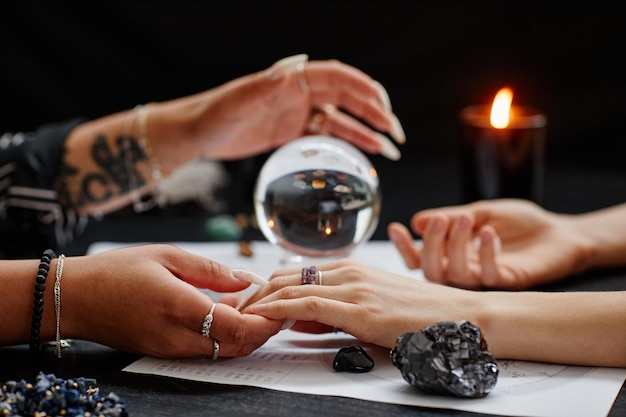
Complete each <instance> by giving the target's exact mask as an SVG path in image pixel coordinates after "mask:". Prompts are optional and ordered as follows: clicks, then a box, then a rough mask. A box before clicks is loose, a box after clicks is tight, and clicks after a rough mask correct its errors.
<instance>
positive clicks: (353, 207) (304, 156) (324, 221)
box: [254, 136, 381, 256]
mask: <svg viewBox="0 0 626 417" xmlns="http://www.w3.org/2000/svg"><path fill="white" fill-rule="evenodd" d="M380 204H381V196H380V187H379V180H378V175H377V173H376V170H375V169H374V167H373V166H372V164H371V163H370V161H369V160H368V159H367V158H366V157H365V155H364V154H363V153H362V152H361V151H359V150H358V149H357V148H355V147H354V146H352V145H350V144H348V143H347V142H345V141H342V140H339V139H335V138H332V137H329V136H307V137H304V138H301V139H298V140H295V141H293V142H290V143H288V144H286V145H284V146H282V147H281V148H279V149H277V150H276V151H275V152H274V153H273V154H272V155H271V156H270V157H269V158H268V160H267V161H266V162H265V164H264V165H263V167H262V168H261V171H260V173H259V177H258V179H257V183H256V187H255V191H254V205H255V211H256V217H257V222H258V225H259V228H260V229H261V231H262V232H263V235H264V236H265V237H266V238H267V240H269V241H270V242H272V243H275V244H278V245H280V246H282V247H283V248H285V249H286V250H288V251H290V252H292V253H294V254H297V255H304V256H345V255H347V254H348V253H349V252H350V251H351V250H352V249H354V248H355V247H356V246H357V245H359V244H360V243H362V242H364V241H366V240H367V239H369V238H370V237H371V235H372V233H374V230H375V229H376V226H377V224H378V218H379V215H380Z"/></svg>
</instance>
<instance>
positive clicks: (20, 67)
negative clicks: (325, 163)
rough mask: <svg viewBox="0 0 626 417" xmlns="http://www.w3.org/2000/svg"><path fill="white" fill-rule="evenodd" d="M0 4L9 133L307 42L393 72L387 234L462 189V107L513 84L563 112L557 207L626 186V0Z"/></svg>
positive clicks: (319, 54)
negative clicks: (393, 224) (393, 143)
mask: <svg viewBox="0 0 626 417" xmlns="http://www.w3.org/2000/svg"><path fill="white" fill-rule="evenodd" d="M0 7H1V8H0V22H1V23H0V56H1V61H0V86H1V89H0V92H1V97H0V103H2V112H1V113H0V131H17V130H28V129H32V128H34V127H36V126H38V125H40V124H42V123H45V122H50V121H57V120H64V119H68V118H72V117H75V116H84V117H89V118H94V117H98V116H102V115H105V114H107V113H111V112H115V111H118V110H123V109H127V108H130V107H133V106H134V105H136V104H138V103H145V102H148V101H160V100H167V99H170V98H175V97H179V96H183V95H187V94H191V93H195V92H198V91H201V90H204V89H208V88H211V87H214V86H216V85H219V84H221V83H223V82H226V81H228V80H230V79H232V78H235V77H238V76H241V75H245V74H247V73H251V72H255V71H258V70H261V69H264V68H266V67H268V66H269V65H271V64H272V63H273V62H275V61H276V60H278V59H280V58H283V57H285V56H289V55H293V54H297V53H307V54H309V56H310V58H311V59H328V58H335V59H339V60H341V61H344V62H346V63H348V64H351V65H354V66H356V67H358V68H360V69H362V70H363V71H365V72H367V73H368V74H370V75H371V76H372V77H374V78H376V79H377V80H379V81H380V82H381V83H382V84H383V85H385V86H386V88H387V90H388V92H389V94H390V96H391V100H392V104H393V107H394V110H395V112H396V114H397V115H398V116H399V118H400V120H401V122H402V124H403V126H404V128H405V131H406V133H407V137H408V143H407V144H406V145H404V146H402V147H401V150H402V153H403V158H402V160H401V161H400V162H396V163H391V162H389V161H387V160H385V159H384V158H382V157H379V156H372V157H371V160H372V162H373V163H374V165H375V166H376V167H377V168H378V171H379V174H380V177H381V181H382V192H383V213H382V217H381V222H380V226H379V229H378V230H377V232H376V234H375V236H374V238H384V236H385V231H384V226H386V224H387V223H388V222H389V221H391V220H399V221H402V222H407V221H408V220H409V218H410V215H411V214H412V213H413V212H415V211H416V210H419V209H422V208H426V207H433V206H439V205H444V204H445V205H447V204H457V203H459V202H460V193H459V183H460V178H459V175H460V174H459V172H458V171H459V168H458V157H459V155H458V149H459V144H458V140H459V139H458V123H457V120H458V113H459V111H460V109H461V108H462V107H464V106H466V105H469V104H477V103H484V104H487V103H489V102H490V101H491V100H492V98H493V95H494V94H495V92H496V91H497V90H498V89H499V88H500V87H502V86H503V85H509V86H511V87H512V88H513V89H514V92H515V96H514V104H519V105H532V106H535V107H539V108H540V109H542V110H543V112H544V113H545V114H546V116H547V118H548V131H547V149H546V178H545V198H544V200H543V202H542V204H543V205H544V206H545V207H547V208H550V209H553V210H557V211H564V212H577V211H580V210H582V207H585V208H589V207H592V208H600V207H604V206H607V205H610V204H614V203H617V202H621V201H623V200H624V198H626V169H625V168H624V164H623V162H622V161H623V154H624V151H623V145H622V143H623V141H624V140H625V139H626V137H625V135H624V132H623V130H624V129H623V125H624V121H626V106H625V105H624V97H626V80H625V79H624V74H626V64H625V63H624V59H623V58H624V57H623V55H624V44H625V41H626V24H625V23H624V22H626V4H624V3H618V2H614V3H609V2H607V3H599V2H591V1H582V2H575V3H573V4H567V3H561V2H554V3H552V2H470V1H458V2H455V1H421V2H418V1H399V0H377V1H372V0H360V1H315V2H311V1H306V2H304V1H236V0H234V1H229V2H209V1H177V2H170V1H134V2H133V1H107V2H59V1H56V2H47V1H41V2H35V1H15V2H3V3H2V6H0ZM257 162H258V161H257ZM235 170H236V166H235ZM590 171H593V172H594V177H593V178H594V179H590V177H589V176H588V175H587V173H588V172H590ZM616 177H619V178H623V181H614V180H615V178H616ZM598 178H599V179H598ZM602 178H606V179H607V181H603V180H602ZM609 179H610V180H612V181H608V180H609ZM589 181H594V182H593V183H591V184H590V183H589ZM609 183H610V184H611V185H609ZM242 184H243V183H242ZM616 184H617V185H616ZM581 185H584V187H581V188H584V189H585V190H586V191H585V193H581V194H580V195H578V196H576V197H575V198H572V199H571V200H568V201H563V200H559V201H556V200H552V199H551V195H552V194H553V192H552V191H554V190H555V189H560V188H562V187H571V188H573V189H576V188H577V187H579V186H581ZM240 191H241V192H244V191H245V192H244V194H245V193H247V190H245V188H241V189H240ZM246 195H247V194H246ZM574 195H576V193H574ZM582 201H584V204H582ZM233 210H242V207H240V206H239V207H233ZM168 237H170V238H171V237H172V236H164V238H165V239H166V240H168V239H167V238H168Z"/></svg>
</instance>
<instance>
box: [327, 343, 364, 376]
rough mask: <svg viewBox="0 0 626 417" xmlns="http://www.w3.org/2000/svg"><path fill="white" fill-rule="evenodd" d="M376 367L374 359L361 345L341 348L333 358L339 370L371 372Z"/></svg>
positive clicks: (335, 366)
mask: <svg viewBox="0 0 626 417" xmlns="http://www.w3.org/2000/svg"><path fill="white" fill-rule="evenodd" d="M372 368H374V360H373V359H372V358H371V357H370V355H368V354H367V352H366V351H365V349H363V348H362V347H361V346H348V347H342V348H341V349H339V352H337V354H336V355H335V359H334V360H333V369H334V370H335V371H337V372H355V373H361V372H369V371H371V370H372Z"/></svg>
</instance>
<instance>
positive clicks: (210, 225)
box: [204, 214, 243, 241]
mask: <svg viewBox="0 0 626 417" xmlns="http://www.w3.org/2000/svg"><path fill="white" fill-rule="evenodd" d="M204 229H205V231H206V234H207V235H208V237H209V239H210V240H218V241H236V240H239V239H241V236H242V235H243V230H242V229H241V226H239V224H238V223H237V222H236V221H235V218H234V217H233V216H230V215H226V214H224V215H219V216H215V217H212V218H210V219H209V220H207V221H206V223H205V225H204Z"/></svg>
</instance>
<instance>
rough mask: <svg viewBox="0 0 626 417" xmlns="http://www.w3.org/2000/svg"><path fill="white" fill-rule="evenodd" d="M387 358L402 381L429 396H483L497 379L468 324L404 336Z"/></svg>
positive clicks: (478, 335)
mask: <svg viewBox="0 0 626 417" xmlns="http://www.w3.org/2000/svg"><path fill="white" fill-rule="evenodd" d="M390 355H391V362H392V363H393V365H394V366H395V367H396V368H398V369H399V370H400V372H401V373H402V377H403V378H404V380H405V381H407V382H408V383H409V384H411V385H413V386H416V387H418V388H420V389H421V390H423V391H424V392H427V393H430V394H452V395H455V396H457V397H472V398H474V397H484V396H485V395H487V394H488V393H489V392H490V391H491V390H492V389H493V387H494V386H495V385H496V382H497V380H498V364H497V363H496V360H495V358H494V357H493V355H492V354H491V353H489V352H488V350H487V341H486V340H485V339H484V338H483V337H482V335H481V331H480V328H478V326H476V325H474V324H472V323H470V322H468V321H460V322H458V323H456V322H453V321H447V322H440V323H436V324H433V325H432V326H430V327H426V328H424V329H422V330H420V331H418V332H414V333H404V334H403V335H401V336H400V337H399V338H398V340H397V342H396V346H395V347H394V348H393V349H392V350H391V353H390Z"/></svg>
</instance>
